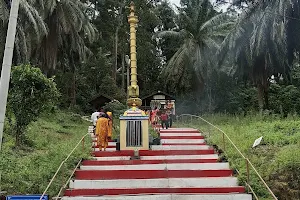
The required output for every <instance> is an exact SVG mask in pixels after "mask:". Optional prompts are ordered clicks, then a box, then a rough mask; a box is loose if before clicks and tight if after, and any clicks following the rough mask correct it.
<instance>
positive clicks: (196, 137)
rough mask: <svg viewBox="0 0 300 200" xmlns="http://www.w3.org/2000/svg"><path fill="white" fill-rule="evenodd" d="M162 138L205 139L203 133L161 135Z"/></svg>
mask: <svg viewBox="0 0 300 200" xmlns="http://www.w3.org/2000/svg"><path fill="white" fill-rule="evenodd" d="M160 139H204V136H201V135H193V136H189V135H187V136H186V135H180V136H161V137H160Z"/></svg>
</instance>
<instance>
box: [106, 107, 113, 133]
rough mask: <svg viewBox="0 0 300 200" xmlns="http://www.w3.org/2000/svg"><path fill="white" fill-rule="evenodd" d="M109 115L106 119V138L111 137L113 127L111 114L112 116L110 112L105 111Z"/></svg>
mask: <svg viewBox="0 0 300 200" xmlns="http://www.w3.org/2000/svg"><path fill="white" fill-rule="evenodd" d="M106 114H107V115H108V117H109V119H108V134H107V137H108V139H111V138H112V129H113V116H112V112H107V113H106Z"/></svg>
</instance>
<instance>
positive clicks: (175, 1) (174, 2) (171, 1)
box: [169, 0, 228, 11]
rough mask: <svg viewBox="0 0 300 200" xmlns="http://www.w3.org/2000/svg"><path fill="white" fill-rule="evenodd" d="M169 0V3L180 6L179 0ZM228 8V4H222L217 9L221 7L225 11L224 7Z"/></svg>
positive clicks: (213, 0)
mask: <svg viewBox="0 0 300 200" xmlns="http://www.w3.org/2000/svg"><path fill="white" fill-rule="evenodd" d="M169 1H170V3H171V4H172V5H174V4H175V5H177V6H180V0H169ZM211 1H212V2H216V1H215V0H211ZM227 8H228V5H224V6H221V7H219V8H218V9H217V10H221V9H223V11H226V9H227Z"/></svg>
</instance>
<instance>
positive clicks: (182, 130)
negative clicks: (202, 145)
mask: <svg viewBox="0 0 300 200" xmlns="http://www.w3.org/2000/svg"><path fill="white" fill-rule="evenodd" d="M160 133H200V132H199V131H198V130H197V129H175V128H174V129H160Z"/></svg>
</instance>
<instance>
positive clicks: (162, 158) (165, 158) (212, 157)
mask: <svg viewBox="0 0 300 200" xmlns="http://www.w3.org/2000/svg"><path fill="white" fill-rule="evenodd" d="M95 159H96V160H104V161H109V160H130V156H115V157H95ZM179 159H180V160H181V159H187V160H191V159H218V155H217V154H208V155H173V156H141V160H179Z"/></svg>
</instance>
